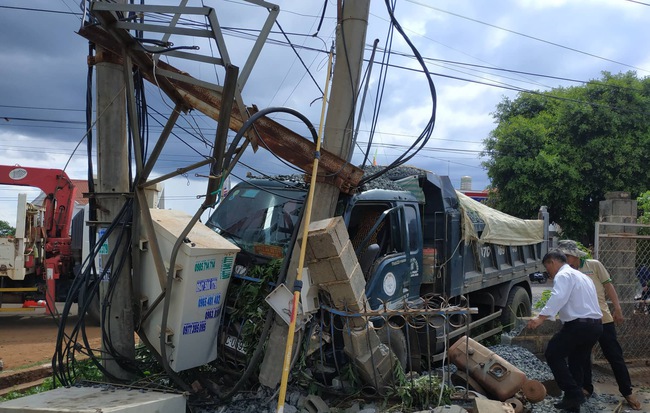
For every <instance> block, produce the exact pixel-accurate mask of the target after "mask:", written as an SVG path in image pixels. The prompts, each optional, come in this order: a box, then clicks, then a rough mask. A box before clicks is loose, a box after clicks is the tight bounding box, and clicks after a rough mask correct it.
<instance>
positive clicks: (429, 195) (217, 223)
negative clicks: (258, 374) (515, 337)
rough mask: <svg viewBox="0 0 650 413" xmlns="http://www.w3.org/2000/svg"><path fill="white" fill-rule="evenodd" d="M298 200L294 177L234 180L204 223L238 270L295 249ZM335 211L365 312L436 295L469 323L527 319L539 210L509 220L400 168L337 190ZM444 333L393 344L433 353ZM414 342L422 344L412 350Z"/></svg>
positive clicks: (539, 247) (542, 227)
mask: <svg viewBox="0 0 650 413" xmlns="http://www.w3.org/2000/svg"><path fill="white" fill-rule="evenodd" d="M305 195H306V184H305V183H304V182H303V181H302V180H300V179H295V178H294V179H290V178H288V177H282V178H277V179H275V178H274V179H265V178H258V179H250V180H247V181H243V182H240V183H239V184H237V185H236V186H235V187H234V188H232V189H231V190H230V191H229V193H228V195H227V197H225V198H224V199H223V200H222V201H221V202H220V203H219V205H218V206H217V208H216V211H215V212H214V213H213V214H212V216H211V217H210V219H209V220H208V222H207V226H209V227H211V228H212V229H214V230H215V231H217V232H218V233H220V234H221V235H222V236H224V237H226V238H227V239H229V240H231V241H232V242H234V243H235V244H237V245H238V246H239V247H240V248H241V252H240V253H239V255H238V261H237V262H239V263H240V266H239V268H245V267H247V266H250V263H251V262H261V261H264V260H265V259H266V260H268V259H273V258H283V257H286V256H288V255H290V254H291V252H292V248H294V245H295V240H296V237H295V236H292V235H293V234H295V233H296V232H297V230H298V227H299V225H300V214H301V212H302V206H303V203H304V200H305ZM336 215H337V216H339V217H340V219H341V220H342V221H343V223H344V225H345V228H346V229H347V234H346V236H349V242H350V243H351V246H352V248H353V249H354V254H355V255H356V260H357V261H358V265H359V267H360V270H361V272H362V273H363V278H364V279H365V297H366V299H367V307H366V308H365V309H364V310H365V311H370V312H372V311H377V310H379V309H393V310H399V309H403V308H411V309H413V308H416V309H417V308H421V307H422V306H423V305H426V303H429V304H430V303H431V302H434V301H435V300H436V299H437V298H439V299H440V300H441V301H444V302H446V303H452V304H455V305H458V306H464V307H472V308H474V309H475V310H476V311H474V312H475V313H476V314H473V315H472V316H471V317H472V320H473V322H476V320H479V321H477V322H478V323H480V320H481V319H483V320H494V321H498V320H500V322H501V325H502V326H504V327H505V328H508V327H510V326H511V325H513V323H514V318H515V317H519V316H529V315H530V314H531V287H530V278H529V276H530V274H533V273H536V272H540V271H544V268H543V265H542V257H543V256H544V254H545V253H546V252H547V248H548V244H547V239H548V213H547V212H546V208H545V207H542V208H540V211H539V216H538V219H533V220H524V219H519V218H515V217H512V216H510V215H507V214H504V213H502V212H500V211H497V210H495V209H493V208H490V207H488V206H487V205H484V204H482V203H479V202H477V201H474V200H473V199H471V198H469V197H467V196H465V195H463V194H462V193H461V192H459V191H456V190H455V189H454V187H453V185H452V184H451V181H450V179H449V178H448V177H447V176H439V175H437V174H435V173H433V172H428V171H425V170H422V169H418V168H404V167H402V168H397V169H393V170H390V171H389V172H388V173H386V174H384V175H383V176H382V177H381V178H380V179H376V180H374V181H370V182H369V183H368V184H366V185H365V186H364V187H363V188H361V190H359V191H358V192H356V193H354V194H351V195H346V194H341V196H340V199H339V200H338V204H337V210H336ZM308 260H309V259H308ZM237 272H239V273H241V274H245V270H240V271H237V270H236V273H237ZM312 278H313V277H312ZM330 298H335V297H330ZM324 302H325V303H327V300H325V301H324ZM423 303H425V304H423ZM499 312H500V315H499ZM495 319H496V320H495ZM492 324H494V323H492ZM492 324H491V325H492ZM438 327H439V330H437V329H438ZM452 329H453V328H450V327H449V325H446V326H443V325H440V326H433V325H432V326H430V328H427V330H428V332H427V337H426V338H418V337H415V336H414V337H410V338H408V339H407V340H404V339H401V340H399V342H402V343H404V342H409V347H411V348H410V349H408V350H407V351H406V352H408V353H410V354H425V353H426V354H436V353H439V352H442V350H443V347H444V346H443V345H442V344H443V342H445V341H447V343H448V339H449V335H450V334H449V333H450V331H451V330H452ZM404 334H405V335H407V336H408V333H406V332H404ZM452 334H453V333H452ZM229 341H230V343H231V346H230V347H231V349H232V348H233V347H236V346H235V344H237V341H236V340H234V339H232V338H230V340H229ZM423 342H426V343H429V344H428V345H429V346H430V347H431V348H429V349H427V350H426V351H423V350H422V349H421V348H418V349H416V348H413V347H414V346H420V345H421V344H422V343H423ZM418 343H419V344H418ZM420 347H421V346H420ZM240 350H241V349H240Z"/></svg>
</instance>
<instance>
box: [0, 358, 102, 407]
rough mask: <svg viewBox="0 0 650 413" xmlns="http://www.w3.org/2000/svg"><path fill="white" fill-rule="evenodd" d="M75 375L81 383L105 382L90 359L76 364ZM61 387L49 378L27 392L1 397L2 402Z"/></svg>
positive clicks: (13, 392)
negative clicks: (84, 381)
mask: <svg viewBox="0 0 650 413" xmlns="http://www.w3.org/2000/svg"><path fill="white" fill-rule="evenodd" d="M75 374H76V378H77V380H79V381H83V380H86V381H103V380H104V376H103V375H102V373H101V371H100V370H99V369H98V368H97V366H95V364H94V363H93V362H92V361H91V360H89V359H86V360H82V361H78V362H75ZM59 386H61V383H60V382H59V381H58V380H56V381H55V380H54V379H53V378H52V377H47V378H45V379H44V380H43V383H42V384H40V385H38V386H34V387H30V388H28V389H25V390H20V391H12V392H9V393H7V394H6V395H4V396H2V397H0V402H5V401H8V400H13V399H18V398H21V397H24V396H31V395H32V394H38V393H43V392H46V391H48V390H52V389H54V388H56V387H59Z"/></svg>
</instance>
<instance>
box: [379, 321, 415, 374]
mask: <svg viewBox="0 0 650 413" xmlns="http://www.w3.org/2000/svg"><path fill="white" fill-rule="evenodd" d="M377 335H378V336H379V342H380V343H382V344H385V345H386V346H387V347H388V348H389V350H390V351H391V352H392V353H393V354H394V355H395V358H396V359H397V362H398V363H399V364H400V366H401V367H402V370H403V371H406V360H407V356H408V350H407V348H406V338H405V337H404V332H403V331H402V330H401V329H399V328H396V326H395V325H394V324H392V323H391V325H390V326H389V325H384V327H383V328H381V329H380V330H377Z"/></svg>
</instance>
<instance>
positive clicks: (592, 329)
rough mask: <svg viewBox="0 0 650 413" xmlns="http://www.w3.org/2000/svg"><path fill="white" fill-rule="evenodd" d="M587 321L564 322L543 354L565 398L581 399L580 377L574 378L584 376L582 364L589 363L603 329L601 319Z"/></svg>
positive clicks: (582, 397)
mask: <svg viewBox="0 0 650 413" xmlns="http://www.w3.org/2000/svg"><path fill="white" fill-rule="evenodd" d="M587 320H588V321H587ZM587 320H583V319H580V320H574V321H568V322H566V323H564V325H563V326H562V329H560V331H558V332H557V333H555V335H554V336H553V338H551V340H550V341H549V342H548V346H547V347H546V352H545V353H544V356H545V357H546V363H548V366H549V367H550V368H551V371H552V372H553V377H554V378H555V382H556V383H557V385H558V387H559V388H560V389H561V390H562V391H563V392H564V399H569V400H583V399H584V396H583V394H582V384H583V383H582V380H581V379H578V380H576V378H581V377H584V366H585V365H586V363H589V362H590V360H589V359H590V357H591V350H592V348H593V347H594V344H596V341H598V338H599V337H600V335H601V334H602V332H603V326H602V324H601V323H600V320H591V319H587ZM567 360H568V365H567Z"/></svg>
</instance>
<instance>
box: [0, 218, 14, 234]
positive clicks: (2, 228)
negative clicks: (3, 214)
mask: <svg viewBox="0 0 650 413" xmlns="http://www.w3.org/2000/svg"><path fill="white" fill-rule="evenodd" d="M15 234H16V228H14V227H12V226H11V225H9V223H8V222H7V221H3V220H0V237H6V236H7V235H15Z"/></svg>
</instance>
